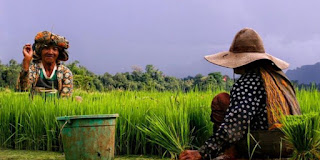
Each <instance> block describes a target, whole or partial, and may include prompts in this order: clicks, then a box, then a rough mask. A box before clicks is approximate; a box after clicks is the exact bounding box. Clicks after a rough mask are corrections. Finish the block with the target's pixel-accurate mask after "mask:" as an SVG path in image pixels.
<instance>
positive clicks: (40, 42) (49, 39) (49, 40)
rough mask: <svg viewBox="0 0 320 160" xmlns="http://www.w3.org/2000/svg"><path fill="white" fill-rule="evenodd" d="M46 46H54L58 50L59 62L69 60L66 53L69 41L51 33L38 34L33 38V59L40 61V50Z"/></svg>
mask: <svg viewBox="0 0 320 160" xmlns="http://www.w3.org/2000/svg"><path fill="white" fill-rule="evenodd" d="M46 45H55V46H57V47H58V48H59V56H58V59H57V60H59V61H67V60H68V59H69V55H68V51H67V49H68V48H69V41H68V40H67V39H66V38H65V37H63V36H59V35H57V34H54V33H51V32H49V31H42V32H39V33H38V34H37V35H36V37H35V38H34V44H33V45H32V48H33V50H34V54H33V59H34V60H40V59H41V49H42V48H43V47H44V46H46Z"/></svg>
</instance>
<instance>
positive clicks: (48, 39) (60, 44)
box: [17, 31, 73, 97]
mask: <svg viewBox="0 0 320 160" xmlns="http://www.w3.org/2000/svg"><path fill="white" fill-rule="evenodd" d="M68 48H69V42H68V41H67V40H66V39H65V37H62V36H59V35H56V34H53V33H51V32H48V31H43V32H39V33H38V34H37V35H36V37H35V41H34V44H33V45H32V46H31V44H26V45H24V47H23V50H22V53H23V56H24V58H23V62H22V71H21V72H20V77H19V79H18V84H17V89H18V90H19V91H29V90H30V91H31V94H32V95H33V94H35V93H36V94H37V93H38V94H44V95H45V96H58V97H70V96H71V94H72V90H73V77H72V73H71V71H70V70H69V69H68V68H67V67H66V66H64V65H63V64H61V63H60V62H61V61H67V60H68V59H69V56H68V52H67V49H68Z"/></svg>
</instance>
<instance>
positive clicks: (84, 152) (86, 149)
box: [57, 114, 119, 160]
mask: <svg viewBox="0 0 320 160" xmlns="http://www.w3.org/2000/svg"><path fill="white" fill-rule="evenodd" d="M117 117H119V115H118V114H105V115H82V116H65V117H58V118H57V120H58V122H59V124H60V125H61V136H62V142H63V148H64V152H65V157H66V160H89V159H90V160H91V159H92V160H93V159H101V160H110V159H114V150H115V147H114V144H115V125H116V118H117Z"/></svg>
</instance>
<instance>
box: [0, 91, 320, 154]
mask: <svg viewBox="0 0 320 160" xmlns="http://www.w3.org/2000/svg"><path fill="white" fill-rule="evenodd" d="M219 92H221V90H214V91H206V92H202V91H191V92H187V93H184V92H158V91H111V92H105V93H98V92H91V93H90V92H89V93H88V92H83V91H76V92H75V93H74V96H77V95H79V96H82V97H83V101H82V102H77V101H75V100H74V99H73V98H71V99H51V100H50V99H47V100H45V99H43V98H42V97H40V96H36V97H34V99H33V100H31V99H30V98H29V96H28V93H15V92H11V91H9V90H7V91H5V92H0V97H2V98H1V99H0V145H1V146H2V147H8V148H15V149H32V150H54V151H56V150H61V148H60V147H61V140H60V139H59V138H58V135H59V132H60V130H59V126H58V123H57V122H56V120H55V117H58V116H65V115H87V114H109V113H119V115H120V117H119V118H118V120H117V133H116V153H117V154H118V155H119V154H120V155H123V154H153V155H162V154H163V153H165V152H166V149H164V148H163V147H161V146H159V145H158V144H157V143H155V142H152V141H148V140H147V139H152V137H148V136H146V134H145V133H144V132H142V131H141V130H139V129H138V128H139V127H140V128H141V127H143V126H146V128H152V127H150V125H151V124H152V123H153V122H152V121H150V120H148V118H147V117H151V118H152V117H153V116H154V115H156V116H157V117H160V118H161V119H162V120H164V122H165V123H166V124H168V126H170V125H171V126H173V127H174V128H176V129H177V130H179V129H182V130H183V131H184V129H186V128H189V129H190V130H189V131H186V133H187V132H189V133H192V134H191V137H190V136H185V137H182V139H183V140H184V141H186V142H187V141H189V140H191V139H193V141H192V143H191V145H192V146H191V147H194V148H196V147H197V146H200V145H201V144H202V143H203V142H204V141H205V140H206V139H207V138H208V137H209V136H210V135H211V134H212V123H211V122H210V118H209V116H210V102H211V100H212V98H213V96H214V95H216V94H217V93H219ZM319 96H320V93H319V92H318V91H317V90H312V91H306V90H299V91H297V97H298V100H299V103H300V105H301V108H302V111H303V114H308V113H311V112H315V113H320V107H318V106H320V104H319V103H320V102H319V101H318V99H319ZM179 117H180V118H179ZM179 119H183V122H185V123H181V122H182V121H179ZM185 119H187V120H185ZM191 130H192V131H191ZM181 135H188V134H181ZM153 140H154V139H153ZM185 144H187V143H185Z"/></svg>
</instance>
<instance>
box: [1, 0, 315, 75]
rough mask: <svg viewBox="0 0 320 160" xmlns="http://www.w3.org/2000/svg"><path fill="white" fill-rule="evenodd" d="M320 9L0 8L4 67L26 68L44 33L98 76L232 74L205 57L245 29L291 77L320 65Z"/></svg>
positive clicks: (244, 1) (137, 2)
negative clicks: (60, 39)
mask: <svg viewBox="0 0 320 160" xmlns="http://www.w3.org/2000/svg"><path fill="white" fill-rule="evenodd" d="M319 6H320V1H317V0H309V1H308V2H306V1H295V0H282V1H278V0H259V1H257V0H233V1H232V0H225V1H221V0H92V1H88V0H85V1H84V0H83V1H82V0H74V1H72V0H55V1H52V0H51V1H49V0H28V1H26V0H0V60H1V62H2V63H4V64H6V63H8V61H9V60H10V59H15V60H17V61H19V62H21V61H22V59H23V56H22V46H23V45H24V44H25V43H33V41H34V36H35V35H36V34H37V32H39V31H43V30H49V31H51V30H52V31H53V32H54V33H56V34H59V35H63V36H65V37H66V38H67V39H68V40H69V41H70V49H69V53H70V55H69V56H70V60H69V62H72V61H74V60H78V61H80V64H81V65H84V66H86V67H87V68H88V69H89V70H91V71H93V72H95V73H96V74H103V73H104V72H109V73H112V74H115V73H117V72H126V71H131V67H132V66H141V67H142V68H144V67H145V65H147V64H153V65H154V66H156V68H158V69H160V70H161V71H163V72H164V73H165V74H166V75H173V76H177V77H185V76H188V75H192V76H194V75H195V74H197V73H202V74H207V73H209V72H217V71H220V72H222V73H223V74H231V73H232V70H231V69H225V68H222V67H218V66H215V65H213V64H210V63H208V62H207V61H205V60H204V58H203V57H204V56H205V55H208V54H213V53H216V52H220V51H226V50H228V49H229V47H230V44H231V42H232V39H233V37H234V35H235V34H236V33H237V32H238V31H239V30H240V29H242V28H244V27H250V28H253V29H255V30H256V31H257V32H258V33H259V34H260V35H261V37H262V39H263V40H264V44H265V49H266V51H267V52H268V53H270V54H271V55H274V56H276V57H278V58H280V59H283V60H285V61H287V62H289V63H290V67H289V69H295V68H297V67H300V66H301V65H306V64H314V63H316V62H320V9H319Z"/></svg>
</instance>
